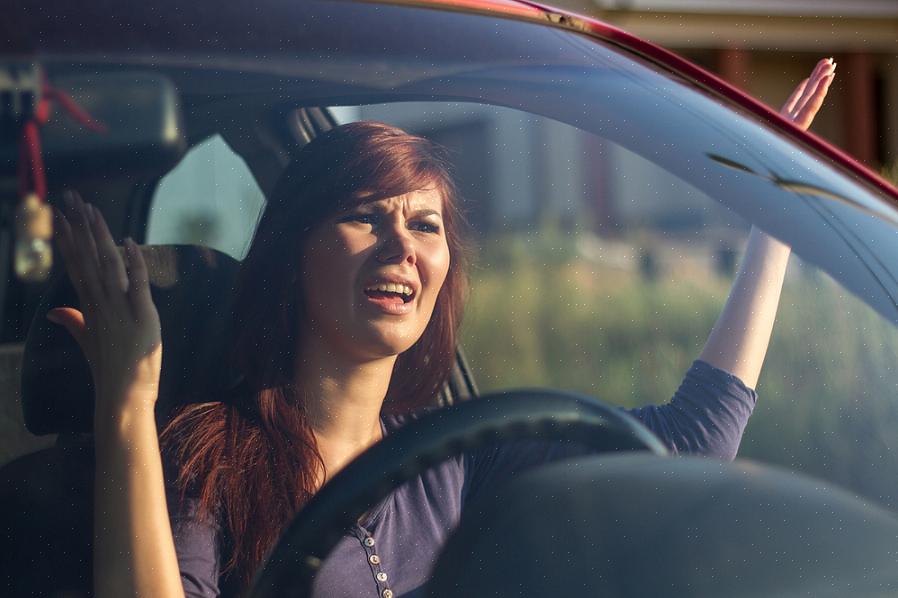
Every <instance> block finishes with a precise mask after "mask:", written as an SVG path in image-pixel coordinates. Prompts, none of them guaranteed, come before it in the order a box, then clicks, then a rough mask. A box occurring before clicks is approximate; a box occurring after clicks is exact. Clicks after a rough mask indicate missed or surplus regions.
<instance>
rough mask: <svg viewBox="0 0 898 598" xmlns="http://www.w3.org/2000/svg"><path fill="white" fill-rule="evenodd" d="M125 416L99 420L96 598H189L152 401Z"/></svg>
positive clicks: (108, 415)
mask: <svg viewBox="0 0 898 598" xmlns="http://www.w3.org/2000/svg"><path fill="white" fill-rule="evenodd" d="M125 403H128V401H120V402H119V401H99V400H98V405H99V404H107V405H109V404H119V405H121V404H125ZM117 411H118V412H116V413H100V412H99V410H98V413H97V414H96V416H95V437H96V452H97V459H96V481H95V502H94V505H95V506H94V509H95V511H94V588H95V595H96V596H99V597H107V596H109V597H112V596H114V597H116V598H118V597H122V596H153V597H156V596H165V597H169V596H174V597H178V596H183V587H182V584H181V579H180V573H179V570H178V562H177V557H176V555H175V546H174V540H173V539H172V531H171V524H170V523H169V517H168V509H167V507H166V501H165V485H164V480H163V474H162V458H161V455H160V452H159V441H158V438H157V433H156V422H155V418H154V415H153V409H152V401H149V402H146V404H145V406H144V407H141V408H127V409H124V408H123V409H119V410H117Z"/></svg>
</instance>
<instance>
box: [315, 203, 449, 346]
mask: <svg viewBox="0 0 898 598" xmlns="http://www.w3.org/2000/svg"><path fill="white" fill-rule="evenodd" d="M303 255H304V260H303V268H302V286H303V289H304V299H305V305H306V310H307V314H308V317H309V324H310V326H311V328H310V331H311V333H312V336H313V339H311V340H312V342H315V340H318V341H320V342H324V343H326V344H327V345H328V349H329V350H332V351H337V352H340V353H343V354H345V355H347V356H348V357H350V358H355V359H371V358H380V357H386V356H391V355H398V354H399V353H402V352H403V351H405V350H407V349H408V348H410V347H411V346H412V345H413V344H414V343H415V341H417V340H418V339H419V338H420V337H421V334H422V333H423V332H424V329H425V328H426V327H427V323H428V322H429V321H430V316H431V314H432V313H433V308H434V304H435V303H436V299H437V295H438V294H439V292H440V288H441V287H442V286H443V282H444V281H445V280H446V274H447V272H448V271H449V246H448V244H447V243H446V234H445V231H444V230H443V198H442V195H441V193H440V192H439V191H437V190H436V189H433V188H429V189H421V190H419V191H413V192H411V193H406V194H404V195H398V196H396V197H390V198H387V199H382V200H378V201H374V202H370V203H363V204H361V205H359V206H356V207H353V208H351V209H349V210H347V211H345V212H341V213H339V214H337V215H336V216H334V217H332V218H330V219H328V220H326V221H325V222H324V223H323V224H321V225H320V226H318V227H317V228H316V229H315V230H313V231H312V233H311V235H310V236H309V237H308V239H307V240H306V243H305V247H304V253H303Z"/></svg>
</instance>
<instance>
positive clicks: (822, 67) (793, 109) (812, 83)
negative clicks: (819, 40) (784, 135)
mask: <svg viewBox="0 0 898 598" xmlns="http://www.w3.org/2000/svg"><path fill="white" fill-rule="evenodd" d="M835 76H836V63H835V62H833V59H832V58H824V59H823V60H821V61H820V62H818V63H817V66H815V67H814V70H813V71H812V72H811V76H810V77H808V78H807V79H805V80H804V81H802V82H801V83H799V84H798V87H796V88H795V91H793V92H792V95H790V96H789V99H788V100H786V103H785V104H784V105H783V107H782V109H781V110H780V114H782V115H783V116H785V117H786V118H788V119H789V120H791V121H792V122H794V123H795V124H796V125H797V126H798V127H799V128H800V129H802V130H804V131H807V130H808V127H810V126H811V123H812V122H813V120H814V117H815V116H817V112H818V111H819V110H820V106H822V105H823V99H824V98H826V92H827V91H828V90H829V85H830V83H832V82H833V78H834V77H835Z"/></svg>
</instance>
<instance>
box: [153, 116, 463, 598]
mask: <svg viewBox="0 0 898 598" xmlns="http://www.w3.org/2000/svg"><path fill="white" fill-rule="evenodd" d="M431 186H436V188H437V189H438V190H439V191H440V192H441V194H442V197H443V226H444V230H445V234H446V239H447V243H448V245H449V252H450V258H451V262H450V266H449V272H448V274H447V277H446V281H445V282H444V284H443V287H442V288H441V290H440V293H439V295H438V297H437V301H436V305H435V307H434V311H433V315H432V317H431V319H430V322H429V324H428V325H427V327H426V328H425V330H424V333H423V334H422V336H421V338H419V339H418V341H417V342H416V343H415V344H414V345H413V346H412V347H411V348H410V349H408V350H407V351H405V352H404V353H402V354H401V355H399V357H398V359H397V360H396V364H395V366H394V369H393V374H392V378H391V380H390V385H389V389H388V391H387V396H386V399H385V403H384V409H385V410H389V411H391V412H399V413H401V412H408V411H411V410H414V409H416V408H419V407H423V406H426V405H432V404H433V402H434V397H435V396H436V394H437V393H438V392H439V390H440V388H441V387H442V386H443V384H444V383H445V382H446V380H447V378H448V376H449V373H450V371H451V369H452V366H453V363H454V357H455V348H456V338H457V331H458V327H459V324H460V319H461V313H462V306H463V303H464V297H465V293H466V288H467V285H466V278H465V267H464V266H465V251H464V248H463V241H462V233H461V229H462V226H463V220H462V217H461V214H460V212H459V209H458V198H457V192H456V189H455V185H454V184H453V181H452V178H451V176H450V172H449V167H448V165H447V161H446V159H445V156H444V153H443V151H442V150H441V149H440V148H439V147H438V146H436V145H435V144H433V143H432V142H430V141H428V140H427V139H424V138H422V137H416V136H413V135H409V134H408V133H406V132H404V131H402V130H400V129H397V128H395V127H391V126H389V125H385V124H382V123H375V122H356V123H350V124H346V125H342V126H340V127H336V128H335V129H332V130H330V131H328V132H326V133H324V134H322V135H320V136H319V137H317V138H316V139H314V140H313V141H311V142H310V143H309V144H307V145H306V146H305V147H304V148H303V149H302V150H301V151H300V152H299V153H298V155H297V156H296V158H295V159H294V160H293V162H292V163H291V164H290V165H289V166H288V167H287V169H286V170H285V172H284V173H283V175H282V176H281V178H280V180H279V181H278V183H277V185H276V186H275V189H274V191H273V193H272V195H271V198H270V200H269V202H268V204H267V206H266V209H265V211H264V214H263V216H262V218H261V220H260V222H259V226H258V228H257V230H256V233H255V236H254V238H253V242H252V245H251V247H250V250H249V253H248V254H247V256H246V259H245V260H244V261H243V263H242V265H241V269H240V273H239V275H238V280H237V289H236V295H235V298H234V312H233V313H234V321H233V324H234V330H235V336H234V344H233V360H232V365H233V367H234V368H235V369H236V371H237V372H239V374H240V376H241V377H242V380H243V382H242V384H241V385H240V388H241V392H239V393H236V394H235V396H234V397H232V398H229V399H228V400H225V401H222V400H217V401H216V402H209V403H202V404H193V405H189V406H187V407H185V408H183V409H182V410H181V411H180V412H179V413H177V414H176V415H175V416H174V417H173V419H172V420H171V421H170V422H169V423H168V424H167V425H166V426H165V428H164V430H163V432H162V447H163V451H164V452H165V453H166V455H167V460H168V462H170V463H172V464H173V467H175V468H176V470H177V488H178V490H179V491H180V493H181V496H182V498H191V499H194V500H195V501H196V505H197V509H198V514H199V515H200V516H201V517H204V518H207V519H208V520H210V521H214V522H216V523H219V524H221V526H222V532H223V534H224V536H223V538H222V542H223V545H224V546H226V550H225V551H224V553H226V556H227V558H226V560H225V563H224V566H223V569H222V573H223V574H226V575H227V576H229V578H230V579H232V580H233V582H236V586H237V588H240V589H242V588H245V587H246V586H247V585H248V583H249V581H250V580H251V579H252V576H253V574H254V573H255V572H256V570H257V569H258V567H259V566H260V565H261V563H262V561H263V559H264V558H265V556H266V554H267V553H268V551H269V550H270V549H271V548H272V546H273V544H274V543H275V541H276V540H277V538H278V536H279V535H280V533H281V530H282V529H283V527H284V526H285V525H286V524H287V523H289V521H290V520H291V518H292V517H293V516H294V515H295V514H296V513H297V512H298V511H299V510H300V509H301V508H302V506H303V505H304V504H305V503H306V502H307V501H308V500H309V498H310V497H311V496H312V494H314V492H315V491H316V490H317V488H316V487H315V485H316V484H317V480H318V479H319V477H318V476H319V473H320V472H321V471H323V462H322V460H321V456H320V454H319V452H318V449H317V447H316V444H315V438H314V435H313V434H312V430H311V429H310V427H309V424H308V421H307V418H306V414H305V410H304V402H303V400H302V397H301V396H299V393H298V392H297V390H296V387H297V385H296V384H294V380H293V375H294V371H293V366H294V358H295V356H296V352H297V349H298V342H299V339H298V336H299V335H298V332H299V331H300V329H301V326H302V323H303V322H304V319H305V309H304V306H303V305H302V300H301V298H302V296H303V289H302V288H301V287H300V282H299V281H300V280H301V278H300V277H298V276H297V273H298V272H299V271H300V270H299V269H300V266H301V264H302V260H303V255H302V248H303V246H304V240H305V239H306V238H307V236H308V235H309V233H310V232H311V231H312V230H314V229H315V227H316V226H318V225H319V224H321V223H322V222H323V221H325V220H326V219H327V218H329V217H331V216H332V215H333V214H335V213H336V212H338V211H340V210H342V209H345V208H347V207H349V206H350V205H352V204H354V203H361V202H363V201H364V202H368V201H376V200H378V199H382V198H387V197H393V196H396V195H401V194H403V193H408V192H410V191H415V190H418V189H423V188H427V187H431ZM210 398H211V397H210ZM216 399H220V397H216ZM182 504H183V500H182Z"/></svg>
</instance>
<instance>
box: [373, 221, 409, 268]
mask: <svg viewBox="0 0 898 598" xmlns="http://www.w3.org/2000/svg"><path fill="white" fill-rule="evenodd" d="M388 228H389V230H385V231H384V238H383V241H382V242H381V246H380V248H379V249H378V252H377V260H378V261H379V262H381V263H383V264H401V263H403V262H408V263H409V265H412V266H414V265H415V262H416V261H417V256H416V255H415V241H414V238H413V237H412V235H411V234H409V232H408V231H407V230H405V229H404V228H399V227H394V226H391V227H388Z"/></svg>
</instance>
